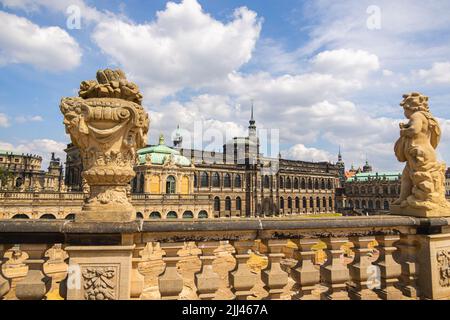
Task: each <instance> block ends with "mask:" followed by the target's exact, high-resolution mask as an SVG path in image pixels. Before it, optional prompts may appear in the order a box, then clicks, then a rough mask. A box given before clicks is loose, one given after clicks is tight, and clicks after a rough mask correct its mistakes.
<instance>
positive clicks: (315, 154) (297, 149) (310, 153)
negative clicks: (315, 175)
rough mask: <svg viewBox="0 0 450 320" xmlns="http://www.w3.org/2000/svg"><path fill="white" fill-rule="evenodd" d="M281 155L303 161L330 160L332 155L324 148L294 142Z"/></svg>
mask: <svg viewBox="0 0 450 320" xmlns="http://www.w3.org/2000/svg"><path fill="white" fill-rule="evenodd" d="M282 156H284V157H287V158H288V159H293V160H304V161H331V159H332V158H333V156H332V155H331V154H330V153H328V152H327V151H325V150H320V149H316V148H308V147H306V146H305V145H303V144H301V143H300V144H296V145H294V146H292V147H291V148H289V149H288V150H287V151H286V152H283V153H282Z"/></svg>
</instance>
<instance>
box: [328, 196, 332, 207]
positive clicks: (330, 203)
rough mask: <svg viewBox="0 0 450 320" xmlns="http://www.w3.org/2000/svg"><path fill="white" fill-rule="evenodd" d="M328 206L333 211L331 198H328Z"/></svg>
mask: <svg viewBox="0 0 450 320" xmlns="http://www.w3.org/2000/svg"><path fill="white" fill-rule="evenodd" d="M328 206H329V207H330V209H333V199H332V198H331V197H329V198H328Z"/></svg>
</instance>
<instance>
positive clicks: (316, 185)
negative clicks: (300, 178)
mask: <svg viewBox="0 0 450 320" xmlns="http://www.w3.org/2000/svg"><path fill="white" fill-rule="evenodd" d="M314 189H316V190H317V189H319V180H317V179H316V180H314Z"/></svg>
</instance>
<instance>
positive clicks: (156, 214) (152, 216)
mask: <svg viewBox="0 0 450 320" xmlns="http://www.w3.org/2000/svg"><path fill="white" fill-rule="evenodd" d="M150 219H161V213H159V212H157V211H153V212H152V213H150Z"/></svg>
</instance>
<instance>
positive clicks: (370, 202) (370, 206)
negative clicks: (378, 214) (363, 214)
mask: <svg viewBox="0 0 450 320" xmlns="http://www.w3.org/2000/svg"><path fill="white" fill-rule="evenodd" d="M369 209H373V201H372V200H369Z"/></svg>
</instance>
